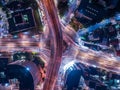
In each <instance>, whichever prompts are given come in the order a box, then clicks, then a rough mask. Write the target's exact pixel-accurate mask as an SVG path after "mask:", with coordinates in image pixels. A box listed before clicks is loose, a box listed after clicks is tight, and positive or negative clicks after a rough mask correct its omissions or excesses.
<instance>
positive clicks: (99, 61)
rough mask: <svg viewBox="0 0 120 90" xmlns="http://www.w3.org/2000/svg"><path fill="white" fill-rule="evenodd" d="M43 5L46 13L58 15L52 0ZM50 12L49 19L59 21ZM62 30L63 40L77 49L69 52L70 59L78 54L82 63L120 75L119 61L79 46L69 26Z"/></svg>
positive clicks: (57, 24) (47, 15) (63, 26)
mask: <svg viewBox="0 0 120 90" xmlns="http://www.w3.org/2000/svg"><path fill="white" fill-rule="evenodd" d="M42 3H43V4H45V5H46V7H44V8H45V11H46V10H48V12H49V11H50V12H51V13H52V12H54V14H55V15H56V14H57V13H55V12H56V8H55V6H54V4H53V1H52V0H42ZM50 3H51V5H50V6H53V7H50V6H49V4H50ZM50 9H51V10H50ZM52 10H53V11H52ZM46 12H47V11H46ZM48 12H47V13H45V16H46V17H48V18H47V19H49V18H54V19H53V22H56V21H58V17H56V16H55V17H54V15H53V14H48ZM49 15H51V16H49ZM52 15H53V16H52ZM50 23H52V22H49V23H48V24H50ZM56 26H60V23H56ZM56 26H53V27H54V28H56ZM61 28H62V33H63V39H64V40H65V41H66V42H67V43H68V44H69V45H70V48H74V49H75V50H73V51H70V50H72V49H70V50H68V57H69V55H71V54H69V53H70V52H72V53H76V56H75V57H76V59H77V60H79V61H80V62H82V63H85V64H89V65H95V66H98V67H101V68H103V69H106V70H108V71H112V72H115V73H118V74H120V61H119V60H117V58H115V57H110V56H109V55H106V54H105V53H99V52H95V51H92V50H89V49H87V48H83V47H80V46H78V45H77V44H76V43H75V41H74V35H75V31H74V30H73V29H72V28H70V27H69V26H65V25H63V24H62V23H61ZM57 39H58V38H57ZM73 55H74V54H73ZM63 57H64V54H63ZM60 63H61V62H58V63H57V65H60ZM54 64H56V63H54ZM50 68H51V69H49V70H52V69H55V68H52V67H50ZM54 72H56V73H58V68H57V69H55V70H54ZM54 72H53V73H51V76H53V77H54ZM48 77H49V76H48ZM55 78H56V76H55V77H54V78H52V79H55ZM47 79H48V78H47ZM50 83H51V84H50ZM48 84H49V85H51V86H52V87H54V85H55V83H53V82H49V83H47V82H46V84H45V86H46V85H48ZM49 85H48V86H49ZM51 86H49V87H50V88H49V90H53V88H52V87H51ZM44 90H48V89H44ZM54 90H55V89H54Z"/></svg>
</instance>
